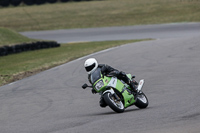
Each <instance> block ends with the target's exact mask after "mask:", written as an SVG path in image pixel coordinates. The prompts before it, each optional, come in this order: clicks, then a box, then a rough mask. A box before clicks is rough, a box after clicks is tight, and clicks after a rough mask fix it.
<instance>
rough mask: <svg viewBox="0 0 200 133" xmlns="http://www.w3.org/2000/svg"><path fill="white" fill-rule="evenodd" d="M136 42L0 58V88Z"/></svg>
mask: <svg viewBox="0 0 200 133" xmlns="http://www.w3.org/2000/svg"><path fill="white" fill-rule="evenodd" d="M137 41H141V40H125V41H106V42H84V43H73V44H62V45H61V47H58V48H52V49H43V50H37V51H30V52H24V53H20V54H13V55H8V56H3V57H0V63H1V65H0V86H1V85H3V84H7V83H10V82H13V81H16V80H19V79H22V78H24V77H27V76H30V75H33V74H35V73H38V72H41V71H43V70H46V69H49V68H52V67H55V66H57V65H61V64H64V63H66V62H69V61H71V60H74V59H76V58H79V57H82V56H85V55H88V54H91V53H94V52H97V51H100V50H103V49H107V48H110V47H115V46H119V45H123V44H127V43H131V42H137Z"/></svg>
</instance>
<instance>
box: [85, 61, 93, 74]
mask: <svg viewBox="0 0 200 133" xmlns="http://www.w3.org/2000/svg"><path fill="white" fill-rule="evenodd" d="M94 67H95V63H93V64H92V65H90V66H87V67H85V69H86V71H87V72H90V71H91V70H92V69H93V68H94Z"/></svg>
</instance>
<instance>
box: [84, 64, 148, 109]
mask: <svg viewBox="0 0 200 133" xmlns="http://www.w3.org/2000/svg"><path fill="white" fill-rule="evenodd" d="M127 76H128V78H129V79H131V80H134V78H135V76H131V74H127ZM89 78H90V79H89V80H90V83H91V84H92V86H88V85H87V84H86V83H85V84H84V85H83V86H82V88H83V89H86V88H87V87H89V88H93V89H94V90H95V91H96V92H97V93H99V94H100V95H101V98H102V99H103V100H104V102H105V103H106V105H108V106H109V107H110V108H111V109H112V110H113V111H115V112H117V113H122V112H124V110H125V109H126V108H127V107H130V106H132V105H135V106H136V107H138V108H140V109H144V108H146V107H147V106H148V104H149V102H148V99H147V97H146V95H145V94H144V93H143V92H142V87H143V85H144V79H142V80H140V81H139V83H138V85H137V91H138V93H137V94H134V92H132V90H131V88H130V86H129V85H128V84H126V83H125V82H124V81H122V80H119V79H118V78H117V77H116V76H115V75H113V74H107V75H104V74H102V73H101V69H100V68H97V69H96V70H95V71H94V72H93V73H91V75H90V77H89Z"/></svg>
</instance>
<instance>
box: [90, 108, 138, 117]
mask: <svg viewBox="0 0 200 133" xmlns="http://www.w3.org/2000/svg"><path fill="white" fill-rule="evenodd" d="M139 110H141V109H137V108H134V109H126V110H125V111H124V112H123V113H116V112H114V111H109V112H104V113H94V114H88V116H98V115H99V116H103V115H116V114H124V113H129V112H135V111H139Z"/></svg>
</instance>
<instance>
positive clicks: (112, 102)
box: [104, 93, 124, 113]
mask: <svg viewBox="0 0 200 133" xmlns="http://www.w3.org/2000/svg"><path fill="white" fill-rule="evenodd" d="M104 101H105V102H106V103H107V105H108V106H109V107H110V108H111V109H112V110H113V111H115V112H117V113H122V112H124V104H123V103H122V101H121V100H120V101H119V100H117V99H116V98H115V97H114V96H113V95H112V94H111V93H106V94H104Z"/></svg>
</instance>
